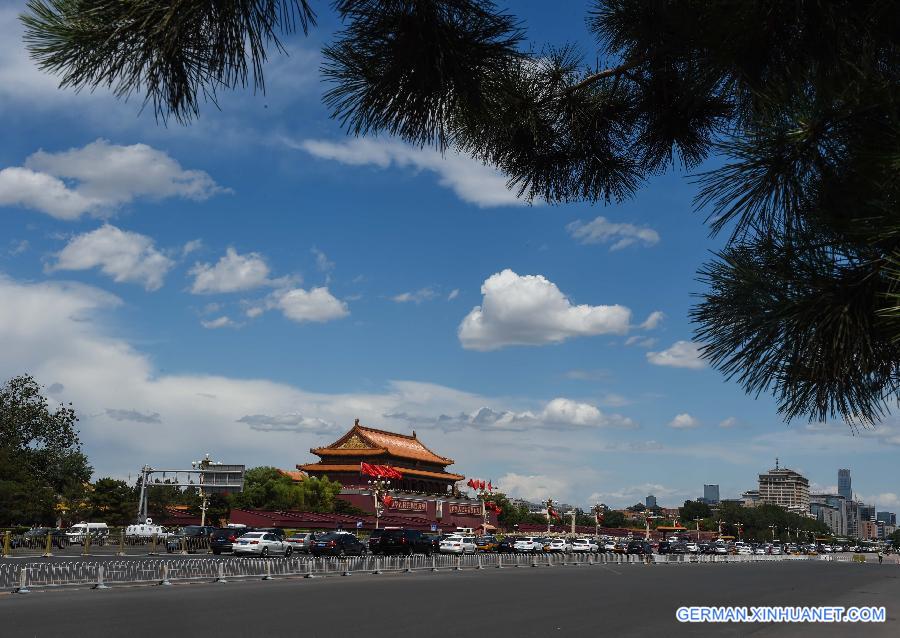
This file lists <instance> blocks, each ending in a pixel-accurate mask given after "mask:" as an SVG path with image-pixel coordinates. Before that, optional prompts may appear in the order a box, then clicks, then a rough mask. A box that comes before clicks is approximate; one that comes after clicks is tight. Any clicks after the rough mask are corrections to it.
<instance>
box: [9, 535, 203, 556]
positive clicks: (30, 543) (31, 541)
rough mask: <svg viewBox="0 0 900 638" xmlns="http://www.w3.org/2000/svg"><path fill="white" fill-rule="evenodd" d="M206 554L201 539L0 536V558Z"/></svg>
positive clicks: (169, 537)
mask: <svg viewBox="0 0 900 638" xmlns="http://www.w3.org/2000/svg"><path fill="white" fill-rule="evenodd" d="M209 551H210V547H209V539H208V538H207V537H205V536H203V537H194V536H183V535H180V534H167V535H165V536H157V535H153V536H126V535H125V532H124V531H119V532H114V533H113V534H90V535H80V536H70V535H66V534H63V533H59V532H51V533H50V534H40V535H37V534H29V533H25V534H12V533H10V532H8V531H7V532H4V533H3V535H2V537H0V556H2V557H4V558H8V557H17V556H34V557H38V556H56V555H58V556H72V557H74V556H77V555H81V556H126V555H141V554H144V555H149V556H153V555H156V554H197V553H200V554H206V553H208V552H209Z"/></svg>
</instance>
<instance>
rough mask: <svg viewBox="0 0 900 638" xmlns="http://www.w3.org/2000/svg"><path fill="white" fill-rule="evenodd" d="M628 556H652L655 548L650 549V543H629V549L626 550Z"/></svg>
mask: <svg viewBox="0 0 900 638" xmlns="http://www.w3.org/2000/svg"><path fill="white" fill-rule="evenodd" d="M625 553H626V554H641V555H645V554H652V553H653V548H652V547H650V543H648V542H647V541H631V542H630V543H628V547H626V548H625Z"/></svg>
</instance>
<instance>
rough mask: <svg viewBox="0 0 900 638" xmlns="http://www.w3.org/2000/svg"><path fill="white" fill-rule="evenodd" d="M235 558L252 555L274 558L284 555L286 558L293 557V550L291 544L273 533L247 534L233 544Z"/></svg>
mask: <svg viewBox="0 0 900 638" xmlns="http://www.w3.org/2000/svg"><path fill="white" fill-rule="evenodd" d="M232 548H233V551H234V555H235V556H239V555H241V554H252V555H255V556H262V557H264V558H265V557H266V556H272V555H273V554H282V555H283V556H285V557H288V556H290V555H291V552H292V551H293V548H292V547H291V544H290V543H285V542H284V540H283V539H282V538H281V537H280V536H278V535H276V534H273V533H272V532H247V533H246V534H244V535H243V536H239V537H238V539H237V540H236V541H235V542H234V543H233V544H232Z"/></svg>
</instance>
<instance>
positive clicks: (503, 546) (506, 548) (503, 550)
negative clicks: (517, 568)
mask: <svg viewBox="0 0 900 638" xmlns="http://www.w3.org/2000/svg"><path fill="white" fill-rule="evenodd" d="M497 553H498V554H515V553H516V539H515V538H512V537H509V536H507V537H506V538H504V539H503V540H502V541H500V542H499V543H497Z"/></svg>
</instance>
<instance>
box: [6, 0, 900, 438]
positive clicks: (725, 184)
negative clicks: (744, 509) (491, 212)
mask: <svg viewBox="0 0 900 638" xmlns="http://www.w3.org/2000/svg"><path fill="white" fill-rule="evenodd" d="M333 6H334V8H335V10H336V11H337V13H338V15H339V17H340V19H341V20H342V24H343V28H342V29H341V30H339V31H338V33H337V34H336V36H335V38H334V40H333V41H332V42H331V43H330V44H329V45H327V46H326V47H325V49H324V56H325V62H324V64H323V67H322V73H323V76H324V78H325V79H326V80H327V81H328V83H329V89H328V91H327V92H326V94H325V102H326V104H327V105H328V106H329V107H330V109H331V111H332V115H333V117H334V118H335V119H337V120H338V121H339V122H340V123H341V125H342V126H343V127H344V128H345V129H346V130H347V131H348V132H349V133H350V134H353V135H364V134H375V133H387V134H391V135H394V136H397V137H398V138H400V139H402V140H404V141H406V142H408V143H410V144H414V145H418V146H425V145H430V146H434V147H436V148H439V149H442V150H444V149H454V150H457V151H459V152H462V153H465V154H468V155H470V156H472V157H474V158H476V159H478V160H481V161H483V162H485V163H487V164H490V165H492V166H495V167H497V168H499V169H500V170H501V171H502V172H503V173H505V174H506V175H507V177H508V178H509V185H510V186H511V187H512V188H514V189H516V190H517V192H518V193H519V195H520V196H521V197H524V198H527V199H530V200H534V199H540V200H545V201H547V202H551V203H563V202H570V201H587V202H603V203H609V202H617V201H621V200H623V199H625V198H629V197H632V196H634V195H635V194H636V192H637V191H638V189H639V188H640V187H641V186H642V185H644V184H645V183H646V182H647V181H648V180H649V179H650V178H652V177H653V176H654V175H657V174H659V173H660V172H662V171H666V170H669V169H671V168H673V167H675V166H681V167H683V168H685V169H687V170H697V169H698V167H699V166H700V165H701V163H703V162H704V161H707V160H710V159H712V161H711V162H710V164H711V165H712V166H713V168H711V169H710V170H704V171H702V172H699V173H697V174H695V177H694V179H695V180H696V182H697V184H698V187H699V190H698V193H697V198H696V205H697V208H698V209H700V210H704V211H706V213H707V215H708V218H707V219H708V222H709V226H710V230H711V232H712V233H725V234H726V237H728V241H727V245H726V246H725V248H724V249H723V250H722V251H721V252H719V253H718V254H717V255H716V256H715V257H714V258H713V260H712V261H710V262H709V263H707V264H706V265H704V266H703V267H702V268H701V269H700V280H701V281H702V282H703V283H704V284H705V286H706V288H705V290H704V291H703V292H702V293H701V296H700V301H699V303H698V304H697V306H696V307H695V308H694V310H693V312H692V318H693V320H694V321H695V322H696V336H697V339H698V340H699V341H700V342H701V343H702V353H703V356H704V357H705V358H706V359H707V360H708V361H709V362H710V363H711V364H712V365H713V366H714V367H716V368H718V369H719V370H721V371H722V372H723V373H724V374H725V375H726V376H727V377H728V378H733V379H735V380H737V381H738V382H739V383H740V384H741V385H742V386H743V387H744V389H745V390H746V391H747V392H748V393H750V394H753V395H759V394H760V393H770V394H772V395H773V396H774V397H775V399H776V400H777V402H778V406H779V411H780V412H781V414H782V415H783V416H784V417H785V418H786V419H792V418H796V417H801V418H808V419H810V420H826V419H828V418H835V417H839V418H843V419H844V420H846V421H847V422H848V423H849V424H850V425H851V426H856V425H867V424H871V423H874V422H876V421H878V420H879V419H881V418H882V417H883V415H884V414H885V412H886V411H887V410H888V409H889V408H890V406H891V405H892V404H893V403H894V402H895V401H896V397H897V389H898V382H900V302H898V295H900V266H898V260H900V232H898V228H900V221H898V220H900V215H898V212H900V211H898V194H900V193H898V191H900V180H897V179H896V177H897V173H898V169H900V108H898V104H900V99H898V98H900V81H898V80H900V77H898V76H900V64H898V61H900V60H898V55H900V47H898V43H900V42H898V41H900V31H898V29H897V28H896V25H897V24H898V23H900V4H898V3H894V2H881V1H879V0H858V1H853V2H851V1H850V0H835V1H834V2H817V1H814V0H798V1H797V2H769V1H766V0H726V1H724V2H705V1H702V0H657V1H652V2H648V1H645V0H602V1H601V0H598V1H595V2H591V3H589V4H588V5H587V11H586V22H587V26H588V28H589V30H590V32H591V34H592V35H593V36H594V38H595V42H596V45H595V49H594V50H593V51H591V52H589V53H588V54H584V53H583V52H582V51H581V47H579V46H576V45H572V44H570V43H566V42H562V43H556V44H554V45H552V46H544V47H540V46H537V45H535V44H534V43H531V42H529V41H528V40H527V37H526V31H525V28H526V26H527V25H524V24H523V23H522V22H521V21H520V20H518V19H517V18H516V17H515V16H513V15H511V14H509V13H506V12H504V11H501V10H500V9H498V7H497V6H496V5H495V4H494V3H493V2H490V1H488V0H337V1H336V2H334V4H333ZM23 20H24V22H25V25H26V29H27V30H26V41H27V43H28V46H29V48H30V51H31V54H32V56H33V57H34V58H35V59H36V60H37V61H38V63H39V64H40V66H41V67H42V68H43V69H45V70H47V71H50V72H52V73H56V74H58V75H59V76H60V77H61V84H62V85H63V86H72V87H76V88H95V87H98V86H107V87H111V88H112V89H113V90H114V91H115V92H116V93H117V94H118V95H120V96H128V95H131V94H134V93H137V94H139V95H142V96H143V97H144V99H145V100H147V101H149V102H151V103H152V104H153V107H154V109H155V111H156V112H157V114H158V115H159V116H161V117H162V118H165V117H168V116H169V115H172V116H174V117H176V118H178V119H179V120H182V121H188V120H190V119H192V118H193V117H195V116H197V115H198V114H199V105H200V103H201V101H202V100H203V98H206V99H210V100H215V95H216V91H217V90H220V89H222V88H230V87H235V86H245V85H247V84H248V83H253V84H254V85H255V86H262V76H263V67H262V64H263V62H265V59H266V55H267V54H266V46H267V45H268V46H273V47H275V48H276V49H278V48H281V41H280V39H279V36H284V35H285V34H287V33H291V32H293V31H294V30H295V29H297V28H300V29H302V30H304V31H306V30H307V29H308V28H309V27H311V26H312V25H313V24H314V22H315V16H314V14H313V11H312V8H311V6H310V4H309V3H307V2H306V0H281V1H278V0H236V1H234V2H228V3H221V2H213V1H211V0H206V1H197V0H30V2H29V3H28V10H27V12H26V14H25V15H24V16H23ZM593 60H598V61H603V62H604V63H605V64H603V65H601V64H599V63H596V62H591V61H593Z"/></svg>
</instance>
